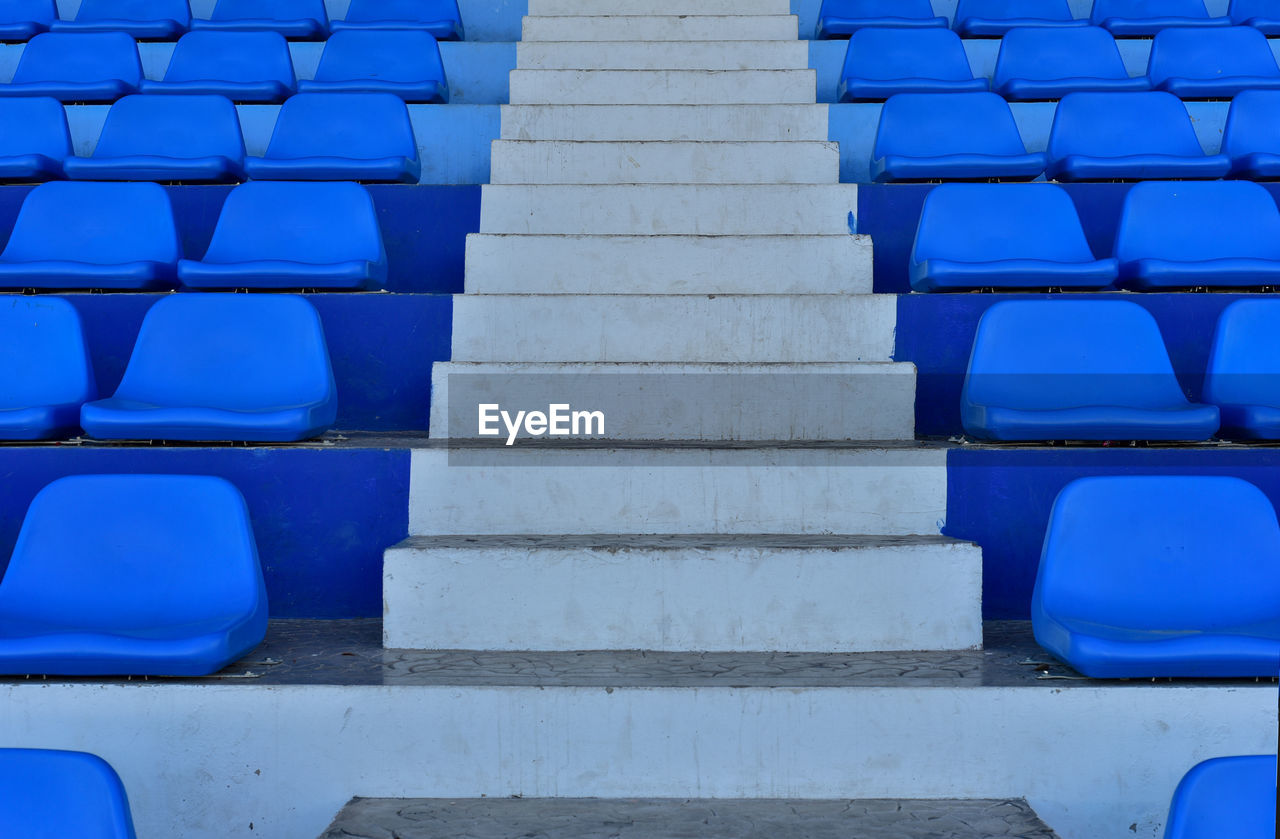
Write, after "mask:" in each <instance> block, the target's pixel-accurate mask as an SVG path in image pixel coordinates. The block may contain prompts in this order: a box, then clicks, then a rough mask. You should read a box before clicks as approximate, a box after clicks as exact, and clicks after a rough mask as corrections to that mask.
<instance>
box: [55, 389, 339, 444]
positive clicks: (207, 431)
mask: <svg viewBox="0 0 1280 839" xmlns="http://www.w3.org/2000/svg"><path fill="white" fill-rule="evenodd" d="M336 411H337V407H336V405H335V404H334V403H333V402H328V403H320V404H315V405H299V406H291V407H284V408H278V409H274V410H262V411H229V410H223V409H219V408H206V407H200V406H174V405H157V404H153V403H148V402H137V401H133V400H129V399H120V398H116V397H112V398H110V399H99V400H98V401H96V402H89V403H87V404H86V405H85V406H84V407H83V408H82V409H81V410H80V425H81V427H82V428H84V430H85V432H86V433H87V434H89V436H91V437H95V438H97V439H99V440H185V441H191V442H209V441H232V442H244V443H296V442H298V441H300V440H308V439H311V438H313V437H318V436H320V435H321V434H323V433H324V432H325V431H326V430H328V429H329V428H330V427H331V426H332V425H333V421H334V417H335V414H336Z"/></svg>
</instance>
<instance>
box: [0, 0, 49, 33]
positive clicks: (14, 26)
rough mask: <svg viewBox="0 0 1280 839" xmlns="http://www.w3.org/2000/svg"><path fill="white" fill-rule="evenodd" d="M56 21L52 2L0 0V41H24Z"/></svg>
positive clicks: (47, 0) (45, 30)
mask: <svg viewBox="0 0 1280 839" xmlns="http://www.w3.org/2000/svg"><path fill="white" fill-rule="evenodd" d="M57 19H58V8H57V6H56V5H55V4H54V1H53V0H0V41H26V40H29V39H31V38H34V37H35V36H36V35H38V34H40V33H41V32H47V31H48V29H49V24H51V23H53V22H54V21H55V20H57Z"/></svg>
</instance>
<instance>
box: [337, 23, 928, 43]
mask: <svg viewBox="0 0 1280 839" xmlns="http://www.w3.org/2000/svg"><path fill="white" fill-rule="evenodd" d="M944 20H945V18H944ZM329 28H330V29H331V30H332V31H334V32H344V31H347V30H351V29H355V30H369V29H408V30H412V31H415V32H426V33H427V34H429V35H431V36H432V37H434V38H435V39H436V40H437V41H461V40H463V38H464V37H465V32H464V30H463V28H462V21H458V20H428V21H422V20H367V21H354V20H335V21H333V23H331V24H330V26H329Z"/></svg>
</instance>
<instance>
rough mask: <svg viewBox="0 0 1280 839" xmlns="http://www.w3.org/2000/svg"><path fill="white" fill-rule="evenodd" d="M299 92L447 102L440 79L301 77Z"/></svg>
mask: <svg viewBox="0 0 1280 839" xmlns="http://www.w3.org/2000/svg"><path fill="white" fill-rule="evenodd" d="M298 92H299V93H390V94H392V95H393V96H399V97H400V98H401V99H403V100H404V101H405V102H420V103H424V104H432V105H436V104H439V105H447V104H448V103H449V86H448V85H447V84H445V83H444V82H440V81H434V80H429V81H421V82H389V81H384V80H382V79H350V80H347V81H333V82H319V81H311V80H306V79H303V80H301V81H299V82H298Z"/></svg>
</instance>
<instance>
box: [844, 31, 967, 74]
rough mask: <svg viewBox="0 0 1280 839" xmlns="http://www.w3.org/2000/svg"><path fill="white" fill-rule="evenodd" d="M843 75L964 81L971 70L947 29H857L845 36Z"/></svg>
mask: <svg viewBox="0 0 1280 839" xmlns="http://www.w3.org/2000/svg"><path fill="white" fill-rule="evenodd" d="M843 77H844V78H855V79H942V80H946V81H966V80H969V79H972V78H973V70H972V68H970V66H969V59H968V58H967V57H966V55H965V52H964V42H963V41H961V40H960V36H959V35H957V34H956V33H954V32H952V31H951V30H950V29H942V28H941V27H935V28H932V29H891V28H888V27H869V28H867V29H859V30H858V31H857V32H855V33H853V36H852V37H850V38H849V50H848V52H846V53H845V59H844V72H843Z"/></svg>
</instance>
